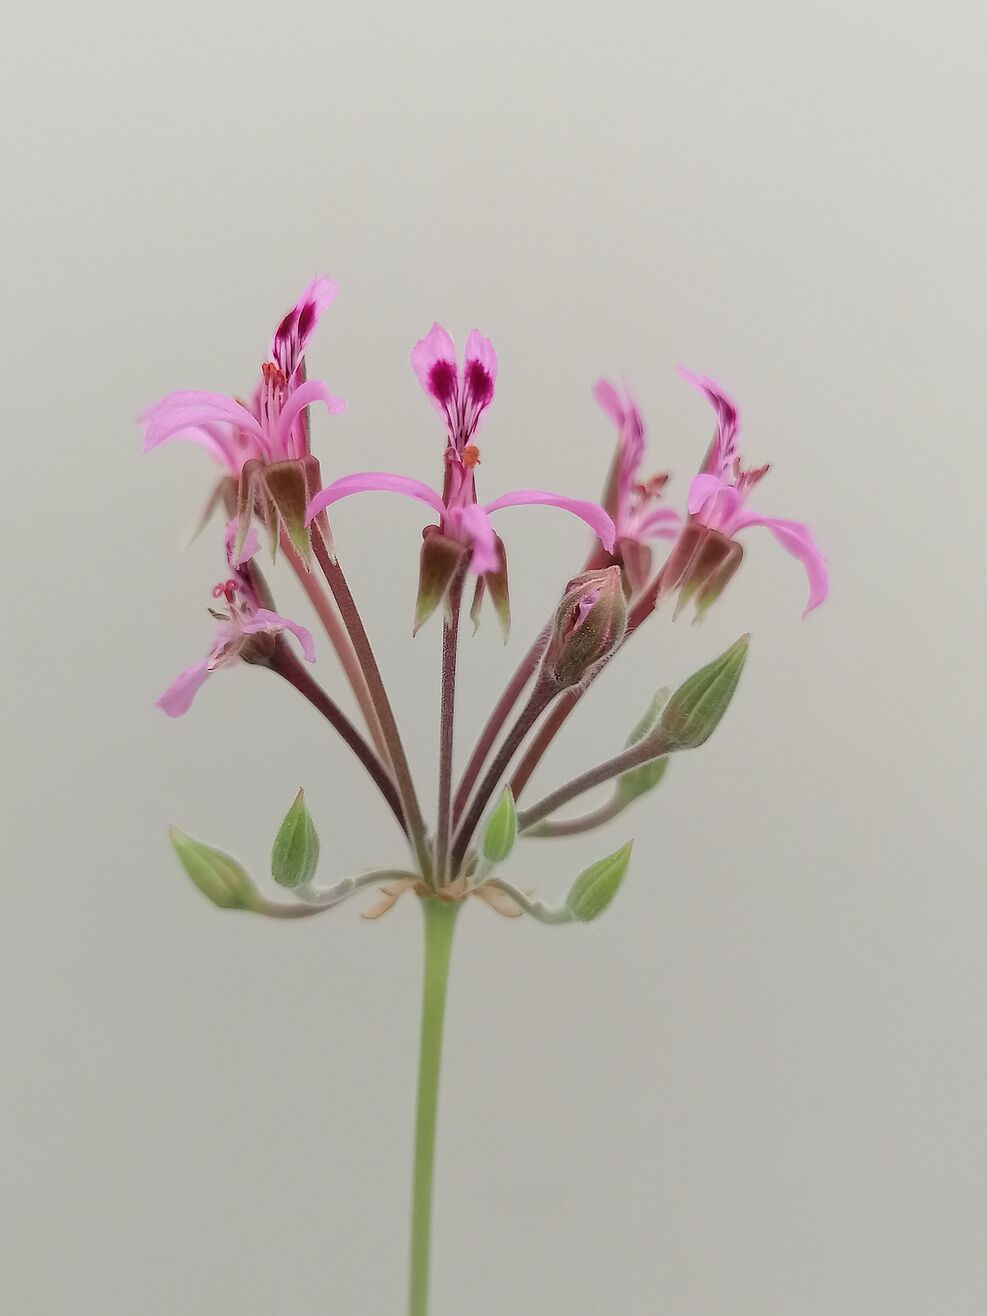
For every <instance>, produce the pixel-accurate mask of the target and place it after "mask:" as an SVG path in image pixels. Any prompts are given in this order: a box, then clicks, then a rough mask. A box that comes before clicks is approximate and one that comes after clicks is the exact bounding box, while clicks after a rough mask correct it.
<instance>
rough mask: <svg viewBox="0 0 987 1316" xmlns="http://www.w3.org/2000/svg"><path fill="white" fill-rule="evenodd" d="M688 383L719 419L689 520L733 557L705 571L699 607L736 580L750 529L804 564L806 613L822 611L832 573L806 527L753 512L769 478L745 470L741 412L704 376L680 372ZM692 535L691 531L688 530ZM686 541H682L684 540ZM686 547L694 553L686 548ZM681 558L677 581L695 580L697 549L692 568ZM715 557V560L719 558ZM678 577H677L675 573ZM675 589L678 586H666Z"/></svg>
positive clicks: (696, 481)
mask: <svg viewBox="0 0 987 1316" xmlns="http://www.w3.org/2000/svg"><path fill="white" fill-rule="evenodd" d="M678 373H679V375H680V376H681V378H682V379H684V380H685V381H686V383H688V384H691V385H692V386H693V387H694V388H697V389H699V391H700V392H701V393H703V394H704V396H705V397H706V399H707V401H708V402H709V404H710V406H711V407H712V408H713V410H714V412H715V413H716V433H715V434H714V436H713V441H712V443H711V444H710V447H709V451H708V452H707V454H706V458H705V460H704V462H703V467H702V470H701V471H700V473H699V474H698V475H696V476H694V477H693V479H692V482H691V484H690V485H689V516H690V522H691V524H692V525H693V526H699V527H705V529H706V530H708V531H710V532H712V534H713V535H715V536H716V537H717V540H718V542H720V543H723V542H725V543H726V544H727V545H728V550H729V551H724V553H723V555H721V558H720V560H718V561H717V563H716V565H715V567H714V568H713V571H712V576H710V574H709V572H708V571H706V570H705V568H704V569H703V570H701V571H700V573H699V574H701V575H705V577H706V580H705V583H702V582H700V584H699V588H700V600H699V601H700V606H702V604H703V594H705V595H706V596H707V600H708V597H709V593H710V590H712V591H713V593H714V595H715V593H718V592H719V590H720V589H722V587H723V585H724V584H725V576H726V575H727V574H729V575H732V574H733V572H734V571H735V570H736V568H737V566H738V565H739V562H740V557H741V554H742V550H741V548H740V545H739V544H736V543H735V542H734V537H735V536H736V535H737V534H738V533H739V532H740V531H741V530H745V529H747V528H748V527H749V526H764V527H765V528H766V529H768V530H770V531H771V533H772V534H773V535H774V537H775V539H776V540H777V541H778V543H779V544H780V545H781V546H782V548H783V549H785V551H786V552H788V553H791V554H792V556H793V557H796V558H798V559H799V561H800V562H801V563H802V566H803V567H804V568H805V574H806V576H807V577H808V581H809V601H808V604H807V605H806V609H805V613H803V616H805V614H806V613H809V612H811V611H812V609H813V608H817V607H818V606H819V604H820V603H822V602H823V600H824V599H825V598H826V595H827V594H828V593H829V573H828V572H827V569H826V561H825V558H824V557H823V555H822V553H821V551H820V549H819V547H818V546H817V544H816V542H815V540H814V539H813V537H812V534H811V533H810V531H809V529H808V527H807V526H805V525H803V524H802V522H801V521H787V520H783V519H782V518H780V517H773V516H761V515H760V514H759V513H757V512H751V511H748V510H747V508H746V502H747V499H748V497H749V495H750V493H751V491H752V490H753V489H754V488H755V486H756V485H758V484H759V483H760V482H761V480H762V479H763V478H764V476H765V475H766V474H767V472H768V467H767V466H759V467H756V468H744V467H742V466H741V464H740V452H739V446H738V440H739V437H740V416H739V413H738V411H737V408H736V406H735V405H734V404H733V402H732V401H731V400H730V398H729V397H727V395H726V393H724V391H723V390H722V389H721V388H720V387H719V385H717V384H714V383H713V381H712V380H711V379H707V378H706V376H705V375H697V374H694V373H693V372H692V371H691V370H685V369H682V368H681V367H680V368H679V371H678ZM687 529H688V527H687ZM685 539H686V535H685V534H684V535H683V540H685ZM685 547H687V548H688V547H689V545H686V546H685ZM701 555H702V556H704V557H706V558H707V559H709V558H710V544H709V543H705V544H704V545H703V547H702V549H701ZM676 556H677V557H678V558H679V559H680V561H679V567H680V568H681V569H680V570H678V577H679V580H680V581H683V582H684V580H685V577H686V576H687V575H691V576H693V578H694V579H695V567H696V561H697V550H696V549H695V547H694V546H693V547H692V550H691V562H690V563H688V564H687V563H685V562H684V554H683V553H680V552H679V550H678V548H677V549H676V550H675V553H673V557H676ZM714 556H715V554H714ZM673 574H674V573H673ZM667 583H668V584H669V585H670V586H672V587H674V585H675V583H676V581H675V580H674V579H670V580H669V581H668V582H667Z"/></svg>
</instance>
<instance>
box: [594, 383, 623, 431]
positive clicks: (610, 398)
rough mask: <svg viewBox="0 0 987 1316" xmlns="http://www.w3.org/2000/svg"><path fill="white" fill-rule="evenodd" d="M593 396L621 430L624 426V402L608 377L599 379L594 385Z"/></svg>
mask: <svg viewBox="0 0 987 1316" xmlns="http://www.w3.org/2000/svg"><path fill="white" fill-rule="evenodd" d="M593 397H594V398H595V399H596V401H597V402H598V403H599V405H600V406H601V407H602V408H603V410H604V411H605V412H606V413H607V415H608V416H609V417H610V419H611V420H612V421H613V423H614V424H615V425H616V426H617V428H618V429H619V430H622V429H623V428H624V404H623V402H622V401H621V398H620V394H619V393H618V392H617V390H616V389H615V388H614V386H613V384H611V383H610V381H609V380H608V379H598V380H597V381H596V383H595V384H594V385H593Z"/></svg>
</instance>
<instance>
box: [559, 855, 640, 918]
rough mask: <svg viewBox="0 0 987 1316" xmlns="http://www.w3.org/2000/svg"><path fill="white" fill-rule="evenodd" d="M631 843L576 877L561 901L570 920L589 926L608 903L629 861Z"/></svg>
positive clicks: (621, 879) (621, 880)
mask: <svg viewBox="0 0 987 1316" xmlns="http://www.w3.org/2000/svg"><path fill="white" fill-rule="evenodd" d="M632 844H633V842H631V841H628V842H627V844H626V845H624V846H621V848H620V849H619V850H617V851H616V852H615V853H614V854H611V855H607V857H606V859H598V860H597V862H596V863H595V864H590V866H589V868H587V869H586V870H585V871H584V872H582V873H580V874H579V876H578V877H577V878H576V880H575V882H573V884H572V887H571V888H570V890H569V894H568V895H567V896H566V898H565V903H566V908H567V909H568V911H569V913H570V915H571V916H572V917H573V918H574V919H577V920H578V921H579V922H580V923H589V922H590V921H591V920H592V919H594V918H598V917H599V915H600V914H602V913H603V911H604V910H605V909H606V907H607V906H608V905H609V904H610V902H611V901H612V900H613V898H614V896H615V895H616V894H617V889H618V888H619V886H620V884H621V882H623V880H624V876H625V874H626V872H627V866H628V864H629V863H630V862H631V846H632Z"/></svg>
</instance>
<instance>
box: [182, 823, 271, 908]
mask: <svg viewBox="0 0 987 1316" xmlns="http://www.w3.org/2000/svg"><path fill="white" fill-rule="evenodd" d="M168 834H169V836H170V837H171V843H172V845H173V846H174V848H175V853H176V854H177V855H178V858H179V859H180V860H181V863H182V867H183V868H184V869H185V871H186V873H188V875H189V877H190V878H191V879H192V881H193V882H194V883H195V885H196V886H197V887H198V888H199V890H200V891H201V892H202V894H203V895H204V896H205V897H206V898H207V899H208V900H211V901H212V903H213V904H214V905H218V906H219V908H220V909H249V910H257V909H258V906H259V905H260V904H261V903H262V901H261V898H260V895H259V893H258V891H257V888H256V887H255V886H254V884H253V882H252V881H251V880H250V878H249V877H248V876H247V874H246V872H245V871H244V869H243V868H242V867H241V866H240V865H239V864H238V863H237V861H236V860H235V859H234V858H232V857H231V856H230V855H228V854H224V853H223V851H222V850H215V849H213V847H212V846H211V845H206V844H205V842H204V841H196V840H195V839H194V837H191V836H186V835H185V833H184V832H180V831H179V830H178V828H177V827H172V828H169V833H168Z"/></svg>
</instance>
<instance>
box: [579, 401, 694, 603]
mask: <svg viewBox="0 0 987 1316" xmlns="http://www.w3.org/2000/svg"><path fill="white" fill-rule="evenodd" d="M593 396H594V398H595V399H596V401H597V402H598V403H599V404H600V406H601V407H602V408H603V410H604V411H605V412H606V413H607V415H608V416H609V417H610V419H611V420H612V421H613V423H614V424H615V425H616V426H617V451H616V453H615V455H614V461H613V466H612V467H611V470H610V476H609V479H608V481H607V489H606V493H605V495H604V499H603V504H604V507H605V508H606V509H607V511H608V512H609V513H610V515H611V516H612V517H613V520H614V524H615V525H616V527H617V546H616V550H615V551H616V556H617V557H618V558H619V559H620V562H621V564H622V566H623V567H624V570H625V571H626V573H627V577H628V580H629V582H630V585H631V588H632V589H633V590H635V591H637V590H640V589H643V588H644V586H645V585H646V584H647V581H648V577H649V576H650V575H651V559H652V554H651V547H650V542H649V541H650V540H652V539H675V538H677V536H678V533H679V526H680V524H681V520H682V518H681V516H680V515H679V513H678V512H676V511H675V510H674V509H673V508H670V507H660V506H658V501H659V499H660V498H661V495H662V491H663V490H664V488H665V485H666V484H667V483H668V475H667V474H666V473H664V472H663V473H661V474H659V475H652V476H650V477H649V478H648V479H646V480H642V479H641V478H640V470H641V464H642V462H643V461H644V447H645V445H644V422H643V420H642V419H641V413H640V411H639V410H638V407H637V403H636V402H635V401H634V399H633V397H632V396H631V393H630V390H629V389H627V388H626V386H625V388H624V390H623V396H621V394H620V393H619V392H618V391H617V389H616V388H615V387H614V385H613V384H611V383H610V382H609V380H606V379H600V380H598V381H597V383H596V384H595V385H594V388H593Z"/></svg>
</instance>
